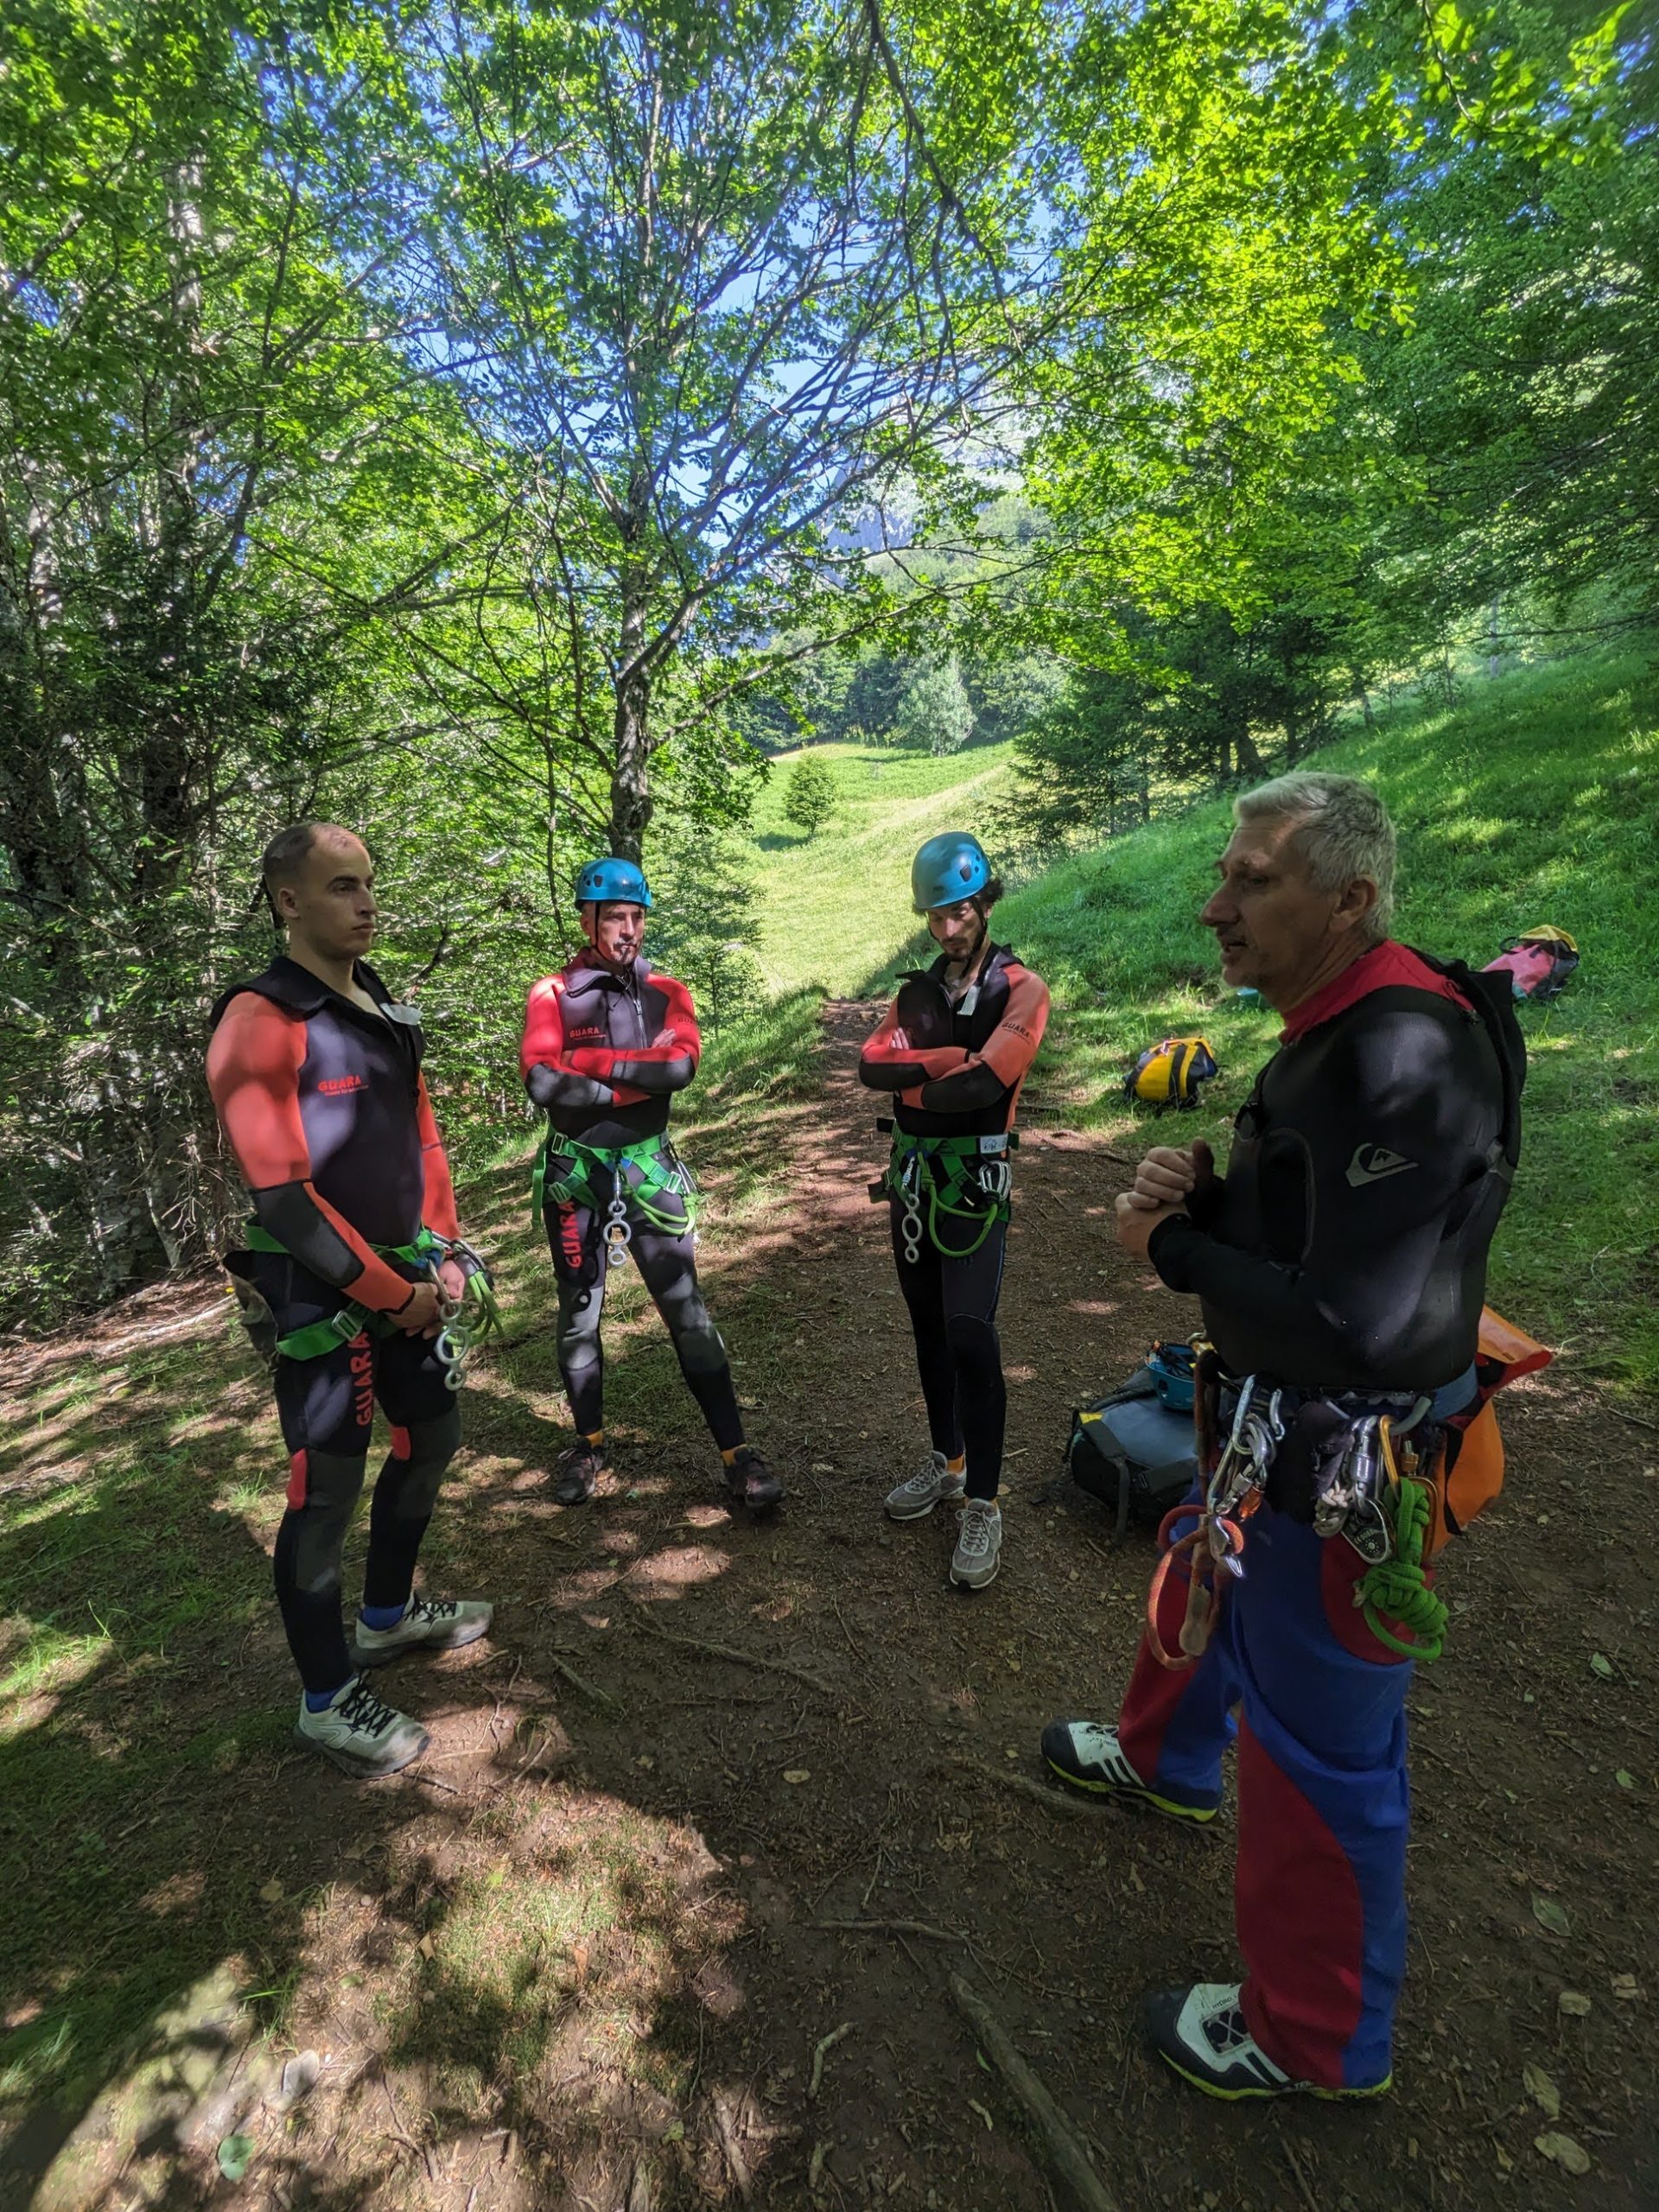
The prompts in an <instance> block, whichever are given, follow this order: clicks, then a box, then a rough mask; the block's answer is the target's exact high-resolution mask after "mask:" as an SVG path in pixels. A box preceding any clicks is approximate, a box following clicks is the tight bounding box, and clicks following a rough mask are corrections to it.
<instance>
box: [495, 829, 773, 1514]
mask: <svg viewBox="0 0 1659 2212" xmlns="http://www.w3.org/2000/svg"><path fill="white" fill-rule="evenodd" d="M575 903H576V909H577V912H579V913H580V915H581V917H582V935H583V936H584V937H585V938H587V940H588V943H587V947H586V949H585V950H583V951H582V952H580V953H578V955H577V956H576V957H575V959H574V960H573V961H572V962H571V963H570V964H569V967H568V968H565V969H562V970H561V972H560V973H559V974H558V975H556V976H543V978H542V980H541V982H538V983H537V985H536V986H535V988H533V989H532V990H531V994H530V1003H529V1005H528V1007H526V1009H525V1014H524V1042H523V1045H522V1047H521V1049H520V1052H519V1065H520V1068H521V1070H522V1071H523V1074H524V1086H525V1088H526V1090H528V1091H529V1093H530V1095H531V1098H533V1099H534V1100H535V1102H536V1103H537V1106H539V1107H541V1108H542V1109H543V1112H544V1113H545V1114H546V1116H547V1134H546V1135H545V1136H544V1137H543V1141H542V1148H541V1151H540V1153H539V1154H538V1155H537V1161H536V1173H535V1180H534V1192H535V1198H534V1205H535V1211H536V1212H537V1215H538V1216H539V1217H540V1218H541V1221H542V1224H543V1227H544V1229H545V1230H546V1232H547V1241H548V1244H549V1247H550V1249H551V1251H552V1254H553V1273H554V1276H555V1279H556V1282H557V1284H558V1294H559V1338H558V1344H559V1370H560V1372H561V1374H562V1375H563V1377H564V1387H565V1393H566V1395H567V1396H568V1397H569V1401H570V1412H571V1416H572V1418H573V1419H574V1421H575V1427H576V1441H575V1444H574V1445H573V1446H571V1448H570V1449H569V1451H568V1452H565V1453H564V1455H563V1459H561V1460H560V1463H559V1471H558V1481H557V1484H556V1487H555V1490H554V1493H553V1494H554V1496H555V1497H556V1499H557V1500H558V1502H559V1503H561V1504H562V1505H580V1504H582V1503H584V1502H585V1501H586V1500H587V1499H588V1498H590V1497H592V1496H593V1494H594V1485H595V1484H596V1483H597V1481H598V1479H599V1477H600V1476H601V1474H603V1473H604V1472H605V1471H606V1457H605V1421H604V1371H605V1367H604V1353H603V1351H602V1348H601V1344H600V1335H599V1324H600V1316H601V1312H602V1309H603V1306H604V1302H605V1280H606V1276H607V1273H608V1271H609V1269H610V1268H612V1267H613V1266H615V1265H617V1264H618V1263H619V1262H620V1261H621V1260H622V1259H623V1258H624V1257H625V1256H626V1255H627V1254H628V1253H629V1252H632V1255H633V1259H634V1264H635V1265H636V1266H637V1267H638V1268H639V1273H640V1274H641V1275H642V1276H643V1277H644V1279H645V1287H646V1289H647V1290H648V1291H649V1292H650V1293H651V1295H652V1299H653V1300H654V1301H655V1303H656V1306H657V1310H658V1313H660V1314H661V1315H662V1317H663V1319H664V1321H665V1322H666V1323H667V1324H668V1329H669V1334H670V1335H671V1337H672V1338H673V1340H674V1349H675V1351H676V1352H677V1355H678V1357H679V1362H680V1371H681V1373H682V1374H683V1376H684V1377H685V1380H686V1383H687V1385H688V1387H689V1388H690V1392H691V1395H692V1396H693V1397H694V1398H695V1399H696V1402H697V1404H698V1406H699V1407H700V1408H701V1409H702V1417H703V1419H704V1421H707V1423H708V1425H709V1433H710V1434H711V1435H712V1436H713V1438H714V1440H715V1445H716V1446H717V1447H718V1449H719V1452H720V1456H721V1465H722V1467H723V1469H724V1476H725V1484H726V1490H727V1494H728V1497H731V1498H732V1499H733V1501H734V1503H738V1504H741V1505H746V1506H747V1508H748V1509H749V1510H750V1511H751V1512H752V1513H759V1512H763V1511H765V1510H766V1509H767V1508H769V1507H771V1506H774V1505H776V1504H777V1503H779V1500H780V1499H781V1498H782V1497H783V1495H784V1488H783V1484H781V1483H780V1482H779V1479H778V1478H777V1476H776V1475H774V1474H773V1473H772V1470H771V1468H770V1467H769V1466H767V1465H766V1461H765V1460H764V1459H762V1458H761V1456H760V1453H759V1452H757V1451H756V1450H755V1449H754V1447H753V1445H751V1444H749V1443H747V1442H746V1440H745V1439H744V1435H743V1421H742V1417H741V1414H739V1412H738V1409H737V1395H736V1392H735V1391H734V1389H733V1387H732V1370H731V1364H730V1363H729V1361H728V1359H727V1357H726V1347H725V1345H724V1344H723V1343H722V1342H721V1336H720V1332H719V1330H718V1329H716V1328H715V1325H714V1323H713V1322H712V1321H711V1320H710V1319H709V1309H708V1307H707V1306H705V1305H704V1304H703V1301H702V1290H701V1288H700V1287H699V1286H698V1282H697V1269H696V1255H695V1246H694V1237H693V1229H694V1224H695V1218H696V1184H695V1183H693V1181H692V1180H691V1177H690V1171H689V1170H688V1169H687V1168H686V1166H684V1164H683V1161H682V1160H680V1159H679V1157H678V1155H677V1154H676V1152H675V1150H674V1147H673V1146H672V1145H671V1143H670V1141H669V1140H668V1134H667V1132H668V1116H669V1108H670V1105H671V1102H672V1099H673V1096H674V1093H675V1092H676V1091H677V1090H684V1088H685V1086H686V1085H687V1084H689V1083H690V1080H691V1078H692V1077H693V1076H694V1075H695V1074H696V1071H697V1060H698V1058H699V1055H700V1053H701V1052H702V1039H701V1037H700V1036H699V1034H698V1031H697V1017H696V1010H695V1008H694V1007H693V1006H692V1004H691V995H690V992H689V991H688V990H687V989H686V988H685V986H684V984H683V983H679V982H676V981H675V980H674V978H673V977H672V976H664V975H661V974H658V972H657V971H656V970H654V969H652V968H651V967H650V966H649V965H648V964H647V963H646V962H645V960H644V959H643V958H642V957H641V948H642V946H643V945H644V943H645V915H646V913H647V912H648V911H649V909H650V906H651V892H650V890H649V888H648V887H647V886H646V883H645V877H644V876H643V875H642V874H640V872H639V868H637V867H636V866H635V864H634V863H633V861H626V860H617V859H606V860H600V861H589V862H588V866H587V867H586V868H583V869H582V872H581V874H579V875H578V876H577V878H576V894H575Z"/></svg>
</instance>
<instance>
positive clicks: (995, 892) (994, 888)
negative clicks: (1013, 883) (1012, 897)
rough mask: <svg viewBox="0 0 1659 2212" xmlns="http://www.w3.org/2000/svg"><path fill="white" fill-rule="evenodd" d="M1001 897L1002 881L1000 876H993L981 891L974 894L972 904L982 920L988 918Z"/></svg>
mask: <svg viewBox="0 0 1659 2212" xmlns="http://www.w3.org/2000/svg"><path fill="white" fill-rule="evenodd" d="M1001 896H1002V879H1001V876H1000V875H994V876H993V877H992V878H991V880H990V881H989V882H988V884H986V885H985V886H984V887H983V888H982V889H981V890H978V891H976V892H975V893H974V904H975V906H977V907H978V909H979V911H980V915H981V918H982V919H987V920H988V918H989V917H990V912H991V909H992V907H993V906H995V904H996V902H997V900H998V899H1000V898H1001Z"/></svg>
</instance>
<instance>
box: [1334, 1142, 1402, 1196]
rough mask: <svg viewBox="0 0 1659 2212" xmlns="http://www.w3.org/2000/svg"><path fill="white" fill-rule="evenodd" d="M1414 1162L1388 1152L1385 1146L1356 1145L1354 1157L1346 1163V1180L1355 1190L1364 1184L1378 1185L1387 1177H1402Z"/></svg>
mask: <svg viewBox="0 0 1659 2212" xmlns="http://www.w3.org/2000/svg"><path fill="white" fill-rule="evenodd" d="M1416 1165H1417V1162H1416V1161H1415V1160H1408V1159H1406V1157H1405V1156H1404V1154H1402V1153H1398V1152H1390V1151H1389V1147H1387V1145H1385V1144H1357V1145H1356V1146H1355V1147H1354V1156H1353V1158H1352V1159H1351V1160H1350V1161H1349V1163H1348V1180H1349V1182H1350V1183H1351V1184H1352V1185H1353V1187H1354V1188H1355V1190H1359V1189H1360V1188H1361V1187H1362V1185H1364V1184H1366V1183H1380V1182H1382V1181H1383V1179H1384V1178H1385V1177H1387V1176H1389V1175H1403V1174H1404V1173H1405V1172H1406V1170H1407V1168H1408V1167H1415V1166H1416Z"/></svg>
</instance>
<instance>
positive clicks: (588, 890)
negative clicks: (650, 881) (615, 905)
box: [576, 859, 651, 907]
mask: <svg viewBox="0 0 1659 2212" xmlns="http://www.w3.org/2000/svg"><path fill="white" fill-rule="evenodd" d="M607 899H613V900H626V902H627V903H628V904H629V905H630V906H647V907H648V906H650V905H651V891H650V887H648V885H647V884H646V882H645V877H644V876H643V875H642V874H640V873H639V869H638V868H636V867H635V865H634V863H633V862H632V861H619V860H614V859H606V860H602V861H588V865H587V867H586V868H583V869H582V873H581V874H580V875H578V876H577V878H576V904H577V906H590V905H602V904H603V903H604V902H605V901H606V900H607Z"/></svg>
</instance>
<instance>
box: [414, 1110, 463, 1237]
mask: <svg viewBox="0 0 1659 2212" xmlns="http://www.w3.org/2000/svg"><path fill="white" fill-rule="evenodd" d="M416 1120H417V1122H418V1124H419V1127H420V1132H421V1174H422V1177H423V1180H424V1185H425V1197H424V1200H423V1206H422V1211H421V1218H422V1220H423V1221H424V1222H425V1224H426V1225H427V1227H428V1228H429V1229H435V1230H436V1231H437V1233H438V1235H439V1236H460V1234H461V1220H460V1217H459V1216H458V1215H457V1213H456V1211H455V1186H454V1183H453V1182H451V1180H450V1179H449V1158H448V1154H447V1153H446V1152H445V1151H444V1148H443V1135H442V1131H441V1130H440V1129H439V1128H438V1117H437V1116H436V1115H435V1113H434V1112H433V1111H432V1096H431V1093H430V1092H429V1090H427V1087H426V1077H425V1076H424V1075H423V1076H422V1077H421V1079H420V1089H419V1092H418V1094H417V1099H416Z"/></svg>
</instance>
